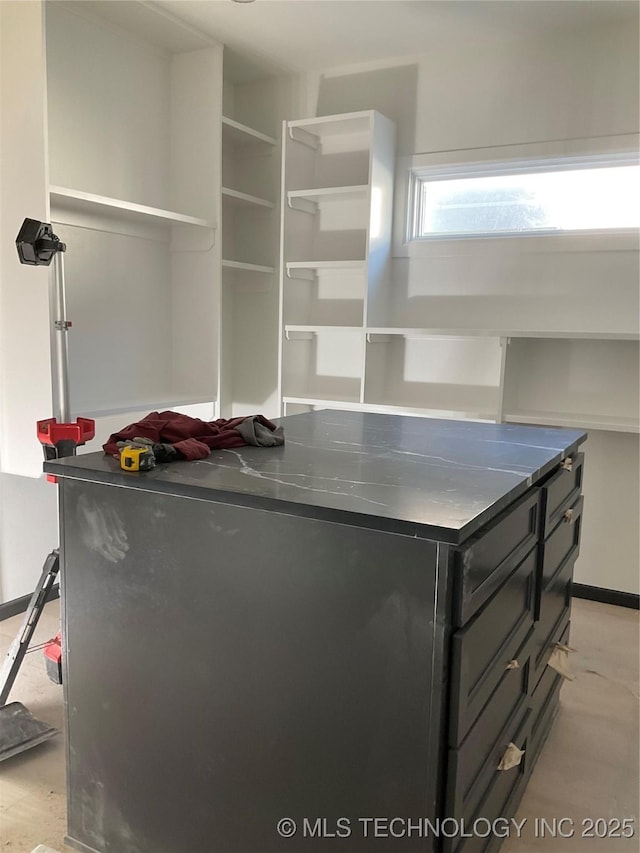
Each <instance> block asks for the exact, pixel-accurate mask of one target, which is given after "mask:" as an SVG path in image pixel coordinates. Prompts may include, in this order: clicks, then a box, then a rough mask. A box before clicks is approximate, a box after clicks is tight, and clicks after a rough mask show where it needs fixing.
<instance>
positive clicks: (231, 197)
mask: <svg viewBox="0 0 640 853" xmlns="http://www.w3.org/2000/svg"><path fill="white" fill-rule="evenodd" d="M222 200H223V201H226V202H228V203H229V204H236V205H239V206H240V207H247V206H248V207H266V208H268V209H269V210H273V208H274V207H275V204H274V203H273V202H272V201H267V199H265V198H259V197H258V196H255V195H250V194H249V193H241V192H239V190H232V189H230V188H229V187H222Z"/></svg>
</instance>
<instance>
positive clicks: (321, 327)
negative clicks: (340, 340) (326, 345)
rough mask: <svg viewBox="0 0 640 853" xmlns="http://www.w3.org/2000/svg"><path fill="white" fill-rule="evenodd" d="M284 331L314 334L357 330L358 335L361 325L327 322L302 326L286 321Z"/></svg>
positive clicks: (361, 332) (361, 331) (361, 330)
mask: <svg viewBox="0 0 640 853" xmlns="http://www.w3.org/2000/svg"><path fill="white" fill-rule="evenodd" d="M284 331H285V334H288V333H289V332H311V333H312V334H314V335H315V334H321V333H322V332H350V333H351V334H353V333H355V332H357V333H358V334H360V335H362V334H363V329H362V326H335V325H332V326H330V325H327V324H316V325H312V326H304V325H294V324H292V323H288V324H287V325H285V327H284Z"/></svg>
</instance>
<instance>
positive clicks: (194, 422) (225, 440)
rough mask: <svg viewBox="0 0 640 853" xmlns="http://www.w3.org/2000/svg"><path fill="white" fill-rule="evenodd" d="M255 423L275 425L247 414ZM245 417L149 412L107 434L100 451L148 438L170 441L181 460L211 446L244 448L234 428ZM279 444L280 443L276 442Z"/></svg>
mask: <svg viewBox="0 0 640 853" xmlns="http://www.w3.org/2000/svg"><path fill="white" fill-rule="evenodd" d="M251 418H252V419H253V420H254V421H255V422H256V423H257V424H259V425H261V426H263V427H265V428H266V429H268V430H270V431H271V432H274V433H275V432H276V430H277V427H276V425H275V424H274V423H272V422H271V421H270V420H267V418H265V417H264V416H263V415H251ZM246 420H247V418H230V419H229V420H225V419H224V418H219V419H218V420H217V421H201V420H200V418H190V417H189V416H188V415H181V414H179V413H178V412H150V413H149V414H148V415H146V416H145V417H144V418H143V419H142V420H141V421H138V423H135V424H129V426H126V427H124V428H123V429H121V430H119V431H118V432H116V433H114V434H113V435H112V436H110V437H109V440H108V441H107V443H106V444H104V445H103V448H104V452H105V453H109V454H111V455H112V456H119V454H120V448H119V447H118V442H119V441H133V439H135V438H148V439H150V440H151V441H153V442H154V443H164V444H172V445H173V446H174V447H175V449H176V450H177V451H178V452H179V453H180V454H181V455H182V457H183V458H184V459H189V460H192V459H204V458H205V457H206V456H208V455H209V453H210V451H211V449H212V448H214V447H217V448H230V447H244V446H246V445H247V444H248V442H247V441H245V439H244V437H243V436H242V435H241V434H240V432H238V430H237V429H236V427H237V426H239V425H240V424H242V423H244V422H245V421H246ZM278 443H282V442H278Z"/></svg>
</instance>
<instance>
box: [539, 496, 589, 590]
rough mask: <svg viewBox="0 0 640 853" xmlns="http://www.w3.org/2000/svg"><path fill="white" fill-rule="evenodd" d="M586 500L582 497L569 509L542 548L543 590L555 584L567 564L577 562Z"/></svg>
mask: <svg viewBox="0 0 640 853" xmlns="http://www.w3.org/2000/svg"><path fill="white" fill-rule="evenodd" d="M583 506H584V498H582V497H580V498H578V500H577V501H576V502H575V503H574V504H572V506H570V507H567V509H566V510H565V511H564V514H563V516H562V520H561V521H560V522H559V523H558V524H557V525H556V526H555V528H554V530H553V531H552V532H551V534H550V535H549V537H548V538H547V539H546V540H545V541H544V542H543V543H542V544H541V546H540V560H541V566H542V571H541V581H542V582H541V590H542V593H543V595H544V590H545V588H546V587H548V586H550V585H551V584H552V583H553V579H554V577H555V575H556V574H557V573H558V572H559V571H561V569H562V566H563V564H564V563H566V562H569V561H571V562H575V559H576V557H577V556H578V554H579V552H580V530H581V527H582V509H583Z"/></svg>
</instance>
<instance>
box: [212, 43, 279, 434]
mask: <svg viewBox="0 0 640 853" xmlns="http://www.w3.org/2000/svg"><path fill="white" fill-rule="evenodd" d="M292 91H293V90H292V88H291V79H290V78H289V77H287V76H284V75H282V74H281V73H280V72H278V71H277V69H274V68H272V67H269V66H266V65H264V64H261V63H259V62H256V61H255V60H254V59H252V58H250V57H247V56H243V55H241V54H240V53H238V52H236V51H233V50H231V49H230V48H227V47H225V48H224V55H223V112H222V118H221V134H222V157H221V172H222V189H221V205H220V207H221V232H222V240H221V243H222V258H221V276H222V305H221V334H222V365H223V369H222V371H221V374H220V415H221V416H222V417H239V416H242V415H247V414H255V413H256V412H261V413H263V414H265V415H267V416H271V417H274V416H275V414H276V412H277V409H278V404H277V371H278V349H277V340H276V337H275V334H274V331H275V329H277V326H278V289H277V283H276V282H277V271H278V227H279V215H278V213H279V190H280V157H279V153H280V141H279V134H280V124H281V122H282V120H283V118H284V117H285V115H286V114H287V113H288V112H289V111H290V110H293V111H294V112H295V110H294V107H293V104H292Z"/></svg>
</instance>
